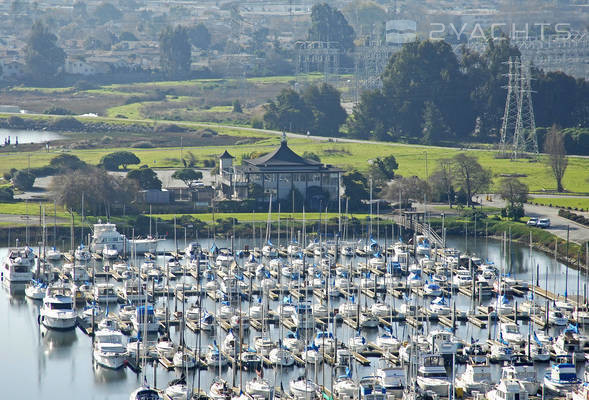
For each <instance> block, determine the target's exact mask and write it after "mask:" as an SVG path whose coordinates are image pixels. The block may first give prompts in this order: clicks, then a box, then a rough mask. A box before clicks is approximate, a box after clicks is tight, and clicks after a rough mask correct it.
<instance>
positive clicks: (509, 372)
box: [501, 359, 541, 394]
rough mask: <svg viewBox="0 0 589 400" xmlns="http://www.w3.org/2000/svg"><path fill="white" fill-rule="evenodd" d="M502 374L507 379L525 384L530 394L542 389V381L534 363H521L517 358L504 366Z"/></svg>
mask: <svg viewBox="0 0 589 400" xmlns="http://www.w3.org/2000/svg"><path fill="white" fill-rule="evenodd" d="M501 375H502V377H503V378H505V379H513V380H516V381H518V382H520V383H521V384H523V385H524V387H525V389H526V392H528V393H529V394H536V393H537V392H538V389H540V384H541V382H540V381H539V380H538V376H537V374H536V369H535V368H534V364H533V363H519V362H517V359H516V360H514V362H513V363H512V364H511V365H507V366H505V367H503V369H502V370H501Z"/></svg>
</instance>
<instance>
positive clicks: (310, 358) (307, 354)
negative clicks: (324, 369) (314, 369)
mask: <svg viewBox="0 0 589 400" xmlns="http://www.w3.org/2000/svg"><path fill="white" fill-rule="evenodd" d="M301 358H302V359H303V360H304V361H305V362H307V363H309V364H320V363H321V362H323V354H322V353H321V352H320V351H319V349H317V348H316V347H307V349H306V350H305V351H304V352H303V353H302V354H301Z"/></svg>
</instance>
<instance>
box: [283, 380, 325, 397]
mask: <svg viewBox="0 0 589 400" xmlns="http://www.w3.org/2000/svg"><path fill="white" fill-rule="evenodd" d="M288 388H289V390H290V394H291V395H292V396H293V397H294V398H295V399H298V400H301V399H304V400H312V399H314V398H315V397H317V396H318V395H319V386H318V385H317V384H316V383H314V382H313V381H311V380H310V379H305V377H304V376H302V377H300V378H298V379H293V380H291V381H290V382H289V383H288Z"/></svg>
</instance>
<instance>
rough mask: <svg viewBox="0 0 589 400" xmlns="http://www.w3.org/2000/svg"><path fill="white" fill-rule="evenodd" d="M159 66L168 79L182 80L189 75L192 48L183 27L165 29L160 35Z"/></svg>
mask: <svg viewBox="0 0 589 400" xmlns="http://www.w3.org/2000/svg"><path fill="white" fill-rule="evenodd" d="M159 45H160V66H161V68H162V71H163V72H164V74H166V76H168V77H169V78H182V77H185V76H187V75H188V74H189V73H190V58H191V55H192V48H191V46H190V42H189V40H188V32H187V30H186V28H185V27H183V26H177V27H175V28H172V27H170V26H169V27H167V28H166V29H164V30H163V31H162V32H161V34H160V41H159Z"/></svg>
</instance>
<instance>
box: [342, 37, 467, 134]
mask: <svg viewBox="0 0 589 400" xmlns="http://www.w3.org/2000/svg"><path fill="white" fill-rule="evenodd" d="M464 78H465V77H464V75H463V73H462V72H461V70H460V65H459V63H458V60H457V58H456V54H455V53H454V52H453V50H452V48H451V47H450V45H448V44H447V43H445V42H442V41H415V42H411V43H407V44H405V45H404V46H403V48H402V49H401V51H399V52H397V53H395V54H394V55H393V56H392V57H391V59H390V61H389V63H388V65H387V67H386V68H385V71H384V73H383V75H382V82H383V87H382V89H381V90H375V91H372V92H368V93H366V94H364V95H363V96H362V97H361V101H360V104H359V105H358V107H357V108H356V109H355V110H354V117H353V122H352V123H351V124H350V134H351V135H352V136H355V137H362V138H366V137H370V136H373V137H381V138H383V139H389V140H390V139H394V138H402V137H406V138H411V139H417V140H419V141H430V140H439V139H442V138H443V136H441V137H436V136H435V135H445V134H448V133H449V132H454V133H455V134H456V136H457V137H459V138H461V137H465V136H466V135H468V134H469V133H470V132H471V131H472V128H473V126H474V121H475V115H474V113H472V111H471V110H469V106H468V105H469V103H470V102H469V101H468V87H467V86H466V82H465V79H464ZM427 103H431V104H429V105H428V104H427ZM434 106H435V107H434ZM436 110H437V111H436ZM426 118H427V121H426V120H425V119H426ZM445 126H447V127H448V129H446V128H444V127H445ZM424 134H427V135H429V137H426V138H424V137H423V135H424ZM381 140H382V139H381Z"/></svg>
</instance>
